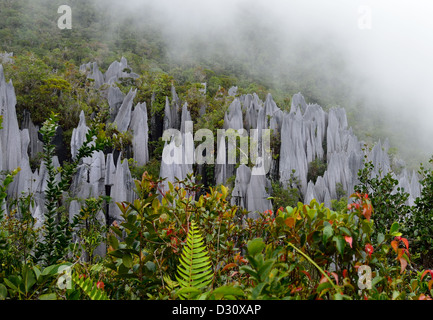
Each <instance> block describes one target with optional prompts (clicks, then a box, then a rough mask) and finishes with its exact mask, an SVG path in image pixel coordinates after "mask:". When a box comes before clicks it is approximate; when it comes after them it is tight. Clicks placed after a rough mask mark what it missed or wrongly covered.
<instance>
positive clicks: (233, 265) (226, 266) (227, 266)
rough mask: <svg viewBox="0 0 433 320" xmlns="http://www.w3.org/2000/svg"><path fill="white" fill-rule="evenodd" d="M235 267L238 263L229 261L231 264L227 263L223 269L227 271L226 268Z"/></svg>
mask: <svg viewBox="0 0 433 320" xmlns="http://www.w3.org/2000/svg"><path fill="white" fill-rule="evenodd" d="M234 267H237V264H236V263H229V264H226V265H225V266H224V268H223V269H222V271H226V270H228V269H231V268H234Z"/></svg>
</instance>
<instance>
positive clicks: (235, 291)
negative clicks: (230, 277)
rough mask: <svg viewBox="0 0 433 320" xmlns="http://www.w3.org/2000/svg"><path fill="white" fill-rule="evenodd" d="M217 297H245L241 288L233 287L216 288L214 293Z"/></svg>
mask: <svg viewBox="0 0 433 320" xmlns="http://www.w3.org/2000/svg"><path fill="white" fill-rule="evenodd" d="M212 293H213V294H215V295H223V296H225V295H232V296H243V295H244V291H243V290H242V289H240V288H235V287H233V286H222V287H219V288H216V289H215V290H214V291H213V292H212Z"/></svg>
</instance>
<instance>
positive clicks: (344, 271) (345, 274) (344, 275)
mask: <svg viewBox="0 0 433 320" xmlns="http://www.w3.org/2000/svg"><path fill="white" fill-rule="evenodd" d="M343 278H347V269H344V270H343Z"/></svg>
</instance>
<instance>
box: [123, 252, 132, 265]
mask: <svg viewBox="0 0 433 320" xmlns="http://www.w3.org/2000/svg"><path fill="white" fill-rule="evenodd" d="M122 261H123V264H124V265H125V267H127V268H132V256H131V255H130V254H129V253H126V254H125V255H124V256H123V257H122Z"/></svg>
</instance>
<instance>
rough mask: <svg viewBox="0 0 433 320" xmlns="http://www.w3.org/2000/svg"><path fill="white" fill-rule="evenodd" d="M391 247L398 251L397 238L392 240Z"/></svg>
mask: <svg viewBox="0 0 433 320" xmlns="http://www.w3.org/2000/svg"><path fill="white" fill-rule="evenodd" d="M391 247H392V248H393V249H394V251H395V252H397V249H398V242H397V241H395V240H393V241H391Z"/></svg>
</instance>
